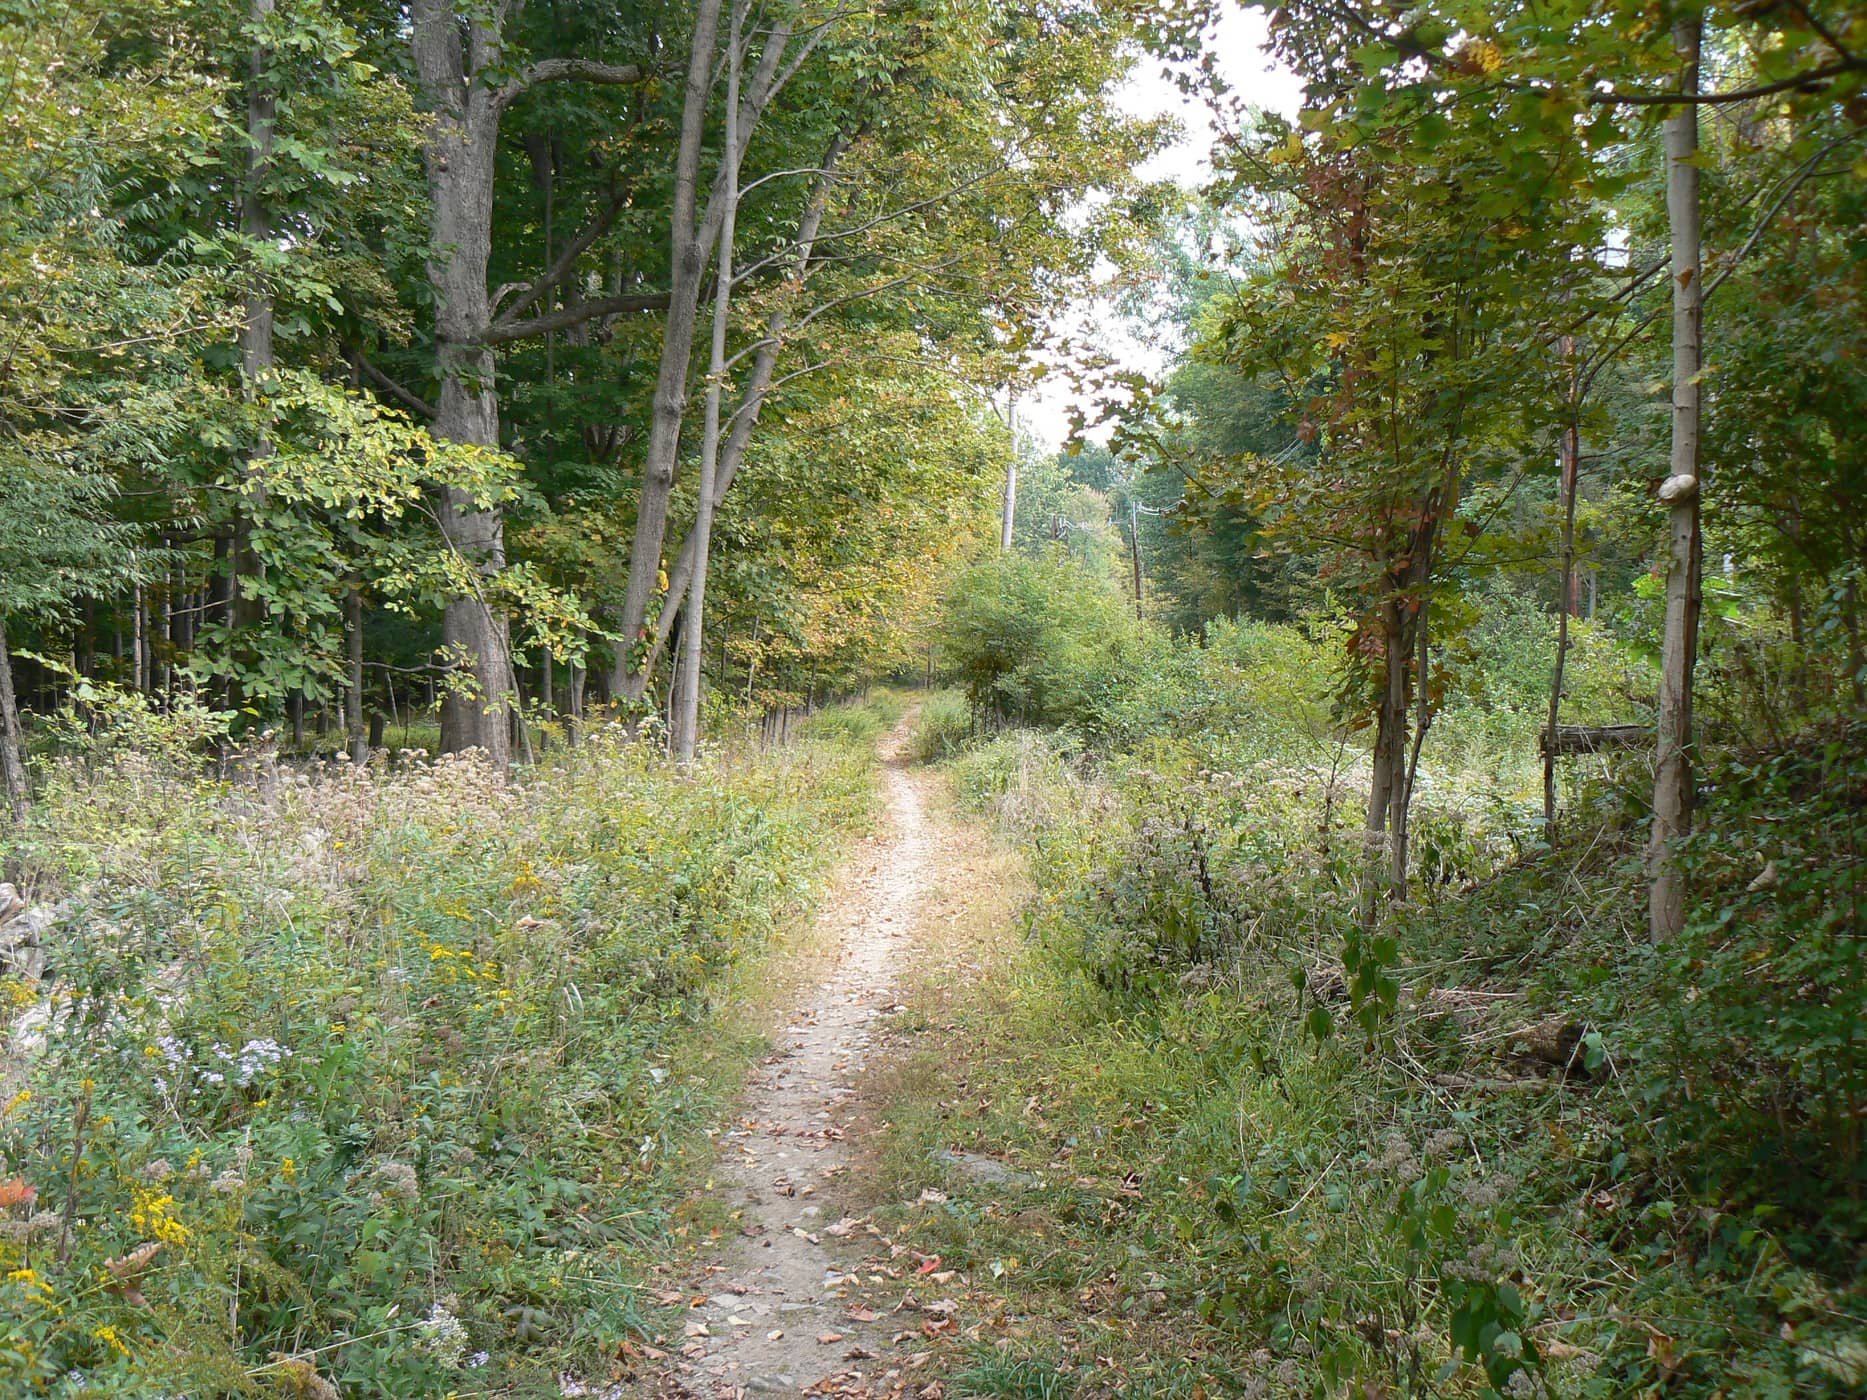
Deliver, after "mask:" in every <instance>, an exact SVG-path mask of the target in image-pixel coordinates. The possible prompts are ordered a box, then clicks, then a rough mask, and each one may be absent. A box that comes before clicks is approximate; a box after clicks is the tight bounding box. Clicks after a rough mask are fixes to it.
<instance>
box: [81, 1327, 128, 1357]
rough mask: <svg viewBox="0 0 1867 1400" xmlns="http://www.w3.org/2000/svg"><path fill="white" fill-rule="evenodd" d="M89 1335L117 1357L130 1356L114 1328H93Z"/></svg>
mask: <svg viewBox="0 0 1867 1400" xmlns="http://www.w3.org/2000/svg"><path fill="white" fill-rule="evenodd" d="M91 1335H92V1336H93V1337H95V1338H97V1340H98V1341H100V1342H102V1343H103V1344H104V1345H105V1346H107V1347H109V1348H110V1349H111V1350H112V1351H114V1352H116V1353H117V1354H118V1355H119V1356H128V1355H129V1354H130V1349H129V1347H128V1346H127V1345H126V1344H125V1343H124V1340H123V1338H122V1337H121V1336H119V1335H118V1333H117V1329H116V1328H114V1327H93V1328H92V1329H91Z"/></svg>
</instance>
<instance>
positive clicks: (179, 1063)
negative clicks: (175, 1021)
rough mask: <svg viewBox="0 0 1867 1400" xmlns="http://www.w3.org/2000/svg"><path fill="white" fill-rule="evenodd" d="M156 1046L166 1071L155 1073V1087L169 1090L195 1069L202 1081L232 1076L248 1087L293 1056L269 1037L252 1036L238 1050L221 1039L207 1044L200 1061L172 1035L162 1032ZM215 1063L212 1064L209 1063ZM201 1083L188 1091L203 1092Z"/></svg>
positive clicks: (218, 1081) (217, 1081) (223, 1080)
mask: <svg viewBox="0 0 1867 1400" xmlns="http://www.w3.org/2000/svg"><path fill="white" fill-rule="evenodd" d="M155 1049H156V1051H157V1052H158V1053H159V1054H160V1055H161V1057H162V1062H163V1064H164V1066H166V1069H167V1072H166V1073H161V1074H157V1075H156V1076H155V1086H156V1088H157V1089H158V1090H159V1091H160V1092H162V1093H164V1094H166V1093H168V1092H169V1088H170V1086H171V1084H173V1085H175V1086H179V1085H180V1084H181V1083H182V1082H183V1081H184V1080H185V1079H187V1078H188V1076H189V1073H190V1071H194V1072H195V1073H196V1075H197V1077H198V1078H199V1080H200V1084H212V1085H221V1084H225V1083H226V1082H227V1081H228V1080H229V1079H232V1081H233V1082H234V1084H235V1085H236V1086H238V1087H239V1088H242V1089H245V1088H248V1087H250V1086H251V1085H252V1083H253V1081H254V1080H256V1079H258V1078H259V1077H260V1076H261V1075H262V1074H266V1073H269V1072H270V1071H271V1070H273V1069H275V1068H277V1067H278V1065H279V1064H280V1063H281V1062H283V1061H285V1060H287V1059H289V1058H291V1054H292V1052H291V1050H290V1049H289V1048H288V1047H286V1046H283V1045H281V1044H279V1042H278V1041H276V1040H273V1039H271V1038H270V1037H262V1038H260V1039H257V1040H249V1041H247V1042H246V1044H244V1045H242V1046H241V1047H240V1048H239V1049H238V1050H231V1049H229V1048H228V1047H227V1046H226V1045H224V1044H223V1043H221V1042H220V1041H218V1040H217V1041H215V1042H214V1044H213V1045H211V1046H209V1047H208V1055H209V1056H212V1059H211V1060H210V1059H208V1058H206V1057H204V1058H203V1059H202V1061H201V1062H200V1063H199V1064H198V1065H197V1063H196V1061H195V1055H194V1051H193V1050H192V1049H191V1048H190V1047H189V1046H188V1045H187V1044H186V1043H185V1042H183V1041H181V1040H178V1039H176V1038H175V1037H174V1036H172V1035H159V1036H157V1037H156V1039H155ZM210 1065H212V1066H215V1067H214V1068H210V1067H209V1066H210ZM200 1084H197V1085H194V1086H192V1087H191V1088H190V1089H189V1090H188V1092H189V1093H190V1094H195V1093H198V1092H200Z"/></svg>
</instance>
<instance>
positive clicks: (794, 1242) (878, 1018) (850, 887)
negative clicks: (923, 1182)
mask: <svg viewBox="0 0 1867 1400" xmlns="http://www.w3.org/2000/svg"><path fill="white" fill-rule="evenodd" d="M912 721H913V714H912V713H911V712H910V714H909V716H908V717H907V718H906V719H904V720H903V721H902V723H901V725H900V726H899V727H898V728H897V729H896V730H895V732H894V733H893V734H892V735H891V736H890V737H889V738H888V739H887V740H886V741H885V742H884V744H883V747H882V758H883V760H884V767H883V769H882V783H883V785H884V791H885V794H886V811H885V816H884V819H883V821H882V823H881V825H880V830H879V831H878V833H877V834H876V835H875V836H874V837H871V838H870V839H869V840H868V841H866V842H865V843H864V844H863V846H862V847H860V848H859V849H858V851H857V854H856V857H855V859H854V861H853V862H852V864H851V867H850V868H849V870H848V871H847V872H846V873H845V876H844V878H843V879H842V880H841V881H840V882H839V884H838V886H837V890H836V892H835V894H834V895H833V896H832V898H831V899H830V900H829V902H828V903H826V905H825V906H824V908H823V909H822V911H821V912H820V913H819V915H818V916H817V929H816V934H817V940H818V941H819V942H820V943H821V944H822V945H823V946H824V947H825V948H826V949H828V953H827V960H828V961H827V965H828V967H829V969H830V971H829V974H828V976H827V978H826V979H823V980H820V981H818V982H817V983H815V984H814V985H810V986H808V987H806V988H804V989H803V990H802V991H801V992H800V993H799V995H798V1001H799V1002H801V1004H797V1005H794V1007H793V1008H792V1010H791V1011H790V1014H789V1015H788V1016H787V1017H786V1018H785V1023H784V1025H783V1027H782V1029H780V1030H778V1031H777V1032H775V1034H774V1039H775V1040H776V1042H777V1050H776V1053H774V1054H773V1055H771V1056H770V1057H769V1058H768V1059H767V1060H766V1061H765V1062H764V1063H763V1065H761V1066H760V1068H759V1069H758V1070H757V1072H756V1073H755V1074H754V1075H753V1076H752V1078H751V1080H750V1082H749V1083H748V1084H747V1086H746V1090H745V1095H744V1098H743V1100H742V1104H741V1109H740V1115H741V1116H740V1117H739V1119H738V1121H737V1122H736V1124H735V1125H734V1126H733V1127H732V1128H731V1129H730V1130H729V1131H728V1132H726V1133H725V1134H723V1138H722V1144H721V1151H720V1162H719V1164H718V1167H717V1169H716V1172H715V1177H714V1190H715V1191H716V1192H717V1193H718V1198H719V1199H720V1200H721V1201H722V1202H723V1203H724V1204H725V1205H726V1206H727V1207H728V1208H729V1209H730V1210H733V1211H735V1212H738V1213H739V1214H738V1221H737V1224H738V1232H737V1234H736V1235H733V1236H731V1237H729V1239H728V1240H727V1241H725V1242H723V1244H722V1245H721V1246H720V1247H719V1248H718V1252H716V1253H715V1254H713V1255H711V1256H707V1255H703V1256H702V1257H701V1258H699V1259H698V1260H697V1261H695V1263H694V1264H693V1265H692V1266H691V1269H690V1275H689V1277H687V1278H686V1279H685V1280H684V1282H685V1284H686V1287H687V1293H686V1295H685V1298H684V1300H683V1301H685V1302H686V1304H687V1311H686V1314H685V1324H684V1327H683V1329H682V1335H680V1336H678V1337H671V1338H669V1339H668V1340H669V1342H670V1345H671V1349H670V1350H669V1351H668V1352H667V1354H666V1355H665V1356H664V1357H662V1358H661V1359H660V1361H659V1367H658V1370H657V1373H656V1374H654V1375H653V1376H651V1377H650V1378H649V1386H648V1393H649V1394H652V1395H656V1396H662V1397H685V1398H690V1400H740V1397H746V1396H760V1395H822V1396H845V1397H862V1398H864V1400H882V1397H897V1396H918V1395H920V1394H922V1393H923V1392H925V1393H927V1394H930V1395H938V1394H939V1393H940V1388H939V1387H938V1385H927V1384H925V1382H926V1380H927V1377H926V1376H925V1375H924V1374H922V1373H921V1367H922V1366H924V1365H925V1363H926V1361H927V1360H928V1357H927V1354H926V1348H927V1347H928V1346H929V1345H930V1338H931V1337H934V1336H938V1335H939V1334H940V1332H941V1330H942V1329H943V1328H945V1329H948V1330H950V1329H951V1327H952V1322H951V1319H950V1316H948V1315H944V1314H942V1313H941V1312H940V1311H939V1310H938V1308H937V1305H936V1307H935V1309H933V1310H931V1311H929V1310H928V1309H927V1308H925V1307H924V1306H923V1305H919V1304H914V1303H912V1301H911V1299H910V1300H908V1301H907V1303H906V1304H905V1305H904V1303H903V1302H902V1301H899V1300H900V1298H901V1296H902V1294H903V1292H904V1290H903V1289H902V1288H901V1287H900V1286H899V1285H895V1286H894V1288H893V1292H892V1294H891V1293H890V1285H891V1284H892V1283H893V1280H895V1279H899V1278H900V1277H901V1276H902V1275H903V1274H904V1273H913V1272H914V1271H915V1269H916V1267H917V1265H916V1261H915V1260H914V1259H913V1258H911V1257H903V1255H902V1254H901V1252H900V1251H895V1250H893V1249H892V1248H891V1247H890V1246H889V1244H888V1242H887V1241H886V1240H885V1239H883V1238H882V1237H881V1236H880V1235H879V1233H878V1232H877V1231H876V1230H875V1229H874V1228H873V1227H872V1226H870V1225H868V1224H867V1223H866V1222H865V1221H863V1220H859V1219H853V1218H850V1217H847V1216H844V1215H842V1214H841V1212H840V1210H839V1208H838V1207H837V1205H836V1204H835V1202H836V1201H837V1200H838V1199H839V1198H841V1197H843V1196H844V1195H845V1191H844V1189H843V1188H844V1185H845V1178H846V1175H847V1174H848V1173H849V1172H850V1170H851V1167H852V1163H853V1162H854V1160H855V1154H854V1152H853V1150H852V1147H853V1144H852V1143H851V1142H850V1141H849V1137H848V1135H849V1133H850V1131H851V1129H852V1126H853V1125H854V1123H855V1121H856V1120H857V1117H858V1109H859V1103H858V1100H857V1097H856V1089H857V1080H858V1076H859V1075H860V1074H861V1073H862V1071H863V1068H864V1066H865V1064H867V1063H868V1062H869V1061H870V1060H871V1059H872V1058H873V1057H874V1055H875V1054H876V1053H877V1051H878V1048H879V1040H880V1036H881V1032H882V1030H883V1028H884V1023H885V1020H886V1018H887V1017H888V1016H890V1015H891V1014H894V1013H896V1012H899V1011H900V1010H902V1009H904V1008H902V1007H900V1006H898V1005H897V1004H896V999H895V993H894V991H893V987H894V983H895V979H896V978H897V976H898V975H899V974H900V972H901V971H902V969H903V968H904V966H905V963H906V960H907V954H908V950H909V947H910V940H911V939H912V937H913V935H914V931H915V928H916V926H917V923H920V922H921V917H920V916H921V913H922V905H923V902H924V900H925V897H926V895H927V893H928V890H929V888H930V885H931V884H932V883H933V882H934V881H935V880H936V879H941V880H949V881H950V880H952V879H955V878H958V879H964V878H965V874H966V872H965V870H964V869H963V868H954V865H953V863H952V861H951V860H950V859H943V857H944V856H947V855H948V853H945V852H943V851H942V850H941V849H940V847H941V841H940V830H939V828H938V827H937V826H936V825H935V824H934V823H933V822H931V821H930V820H929V817H928V815H927V811H926V806H927V804H926V800H925V799H926V794H925V790H924V789H925V785H926V784H928V783H930V782H932V781H933V779H931V778H930V777H929V776H927V775H925V774H923V773H919V772H916V771H914V770H913V769H911V768H910V767H908V766H907V763H906V760H905V758H904V756H903V751H904V749H905V747H906V743H907V737H908V735H909V733H910V729H911V724H912ZM663 1301H664V1302H671V1301H675V1300H674V1299H672V1298H664V1299H663ZM950 1306H951V1305H950V1304H949V1305H948V1307H949V1308H950Z"/></svg>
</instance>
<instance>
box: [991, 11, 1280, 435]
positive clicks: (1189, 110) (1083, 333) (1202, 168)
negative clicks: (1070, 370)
mask: <svg viewBox="0 0 1867 1400" xmlns="http://www.w3.org/2000/svg"><path fill="white" fill-rule="evenodd" d="M1264 40H1265V22H1264V15H1263V13H1262V12H1261V11H1258V10H1246V9H1244V8H1242V7H1240V6H1239V5H1237V4H1235V3H1228V4H1227V5H1226V7H1225V11H1224V15H1223V18H1222V20H1221V22H1220V25H1219V31H1218V38H1217V44H1216V51H1217V54H1218V64H1219V71H1220V73H1221V74H1222V75H1223V76H1224V78H1225V80H1226V82H1227V83H1228V84H1230V86H1231V87H1232V90H1233V97H1234V98H1236V99H1237V100H1239V101H1241V102H1243V103H1245V104H1246V105H1248V106H1252V107H1263V108H1268V109H1270V110H1272V111H1276V112H1282V113H1284V114H1286V115H1294V114H1295V112H1296V110H1297V106H1298V102H1299V99H1300V97H1301V86H1300V84H1299V83H1298V81H1297V79H1296V78H1295V76H1293V75H1292V74H1291V73H1289V72H1288V71H1286V70H1283V69H1281V68H1278V67H1276V66H1275V65H1273V64H1272V62H1271V60H1270V58H1269V57H1268V56H1267V55H1266V53H1265V49H1264ZM1120 100H1121V102H1122V105H1123V106H1124V107H1125V108H1126V109H1127V110H1128V111H1129V112H1131V113H1133V114H1134V115H1135V116H1138V117H1157V116H1163V115H1165V116H1172V117H1174V118H1176V119H1177V120H1178V121H1179V123H1180V127H1181V132H1180V138H1179V140H1178V141H1176V142H1175V143H1174V144H1173V145H1172V146H1171V147H1170V148H1168V149H1167V150H1165V151H1162V152H1161V153H1160V155H1158V156H1156V157H1155V158H1154V159H1153V160H1152V161H1150V162H1149V163H1148V164H1147V165H1146V166H1144V167H1143V168H1142V171H1141V173H1142V174H1143V175H1144V176H1146V177H1147V178H1148V179H1151V180H1162V179H1166V180H1173V181H1175V182H1177V183H1179V184H1181V185H1184V186H1186V187H1187V188H1189V189H1192V188H1197V187H1198V186H1199V185H1201V184H1203V183H1205V181H1206V180H1207V179H1209V178H1210V177H1211V174H1212V166H1211V163H1210V161H1209V160H1208V157H1209V155H1210V153H1211V151H1212V144H1213V136H1214V130H1213V123H1212V116H1211V113H1210V112H1209V111H1208V110H1207V108H1206V105H1205V103H1204V101H1203V100H1201V99H1198V98H1188V97H1186V96H1185V95H1184V94H1182V93H1181V92H1180V90H1179V89H1178V88H1177V87H1175V86H1174V84H1173V83H1172V82H1171V81H1169V80H1168V79H1167V78H1165V77H1163V76H1162V75H1161V71H1160V65H1159V64H1157V63H1155V62H1153V61H1152V60H1144V61H1143V62H1142V63H1141V64H1139V65H1137V67H1136V70H1135V74H1134V76H1133V77H1132V78H1131V79H1130V80H1129V81H1128V83H1127V85H1126V86H1125V87H1124V88H1123V90H1122V92H1121V94H1120ZM1068 329H1069V330H1070V331H1071V332H1072V333H1073V334H1074V335H1075V336H1076V338H1077V339H1079V340H1084V341H1087V342H1088V343H1090V344H1092V345H1094V346H1095V347H1096V348H1097V349H1099V350H1101V351H1102V352H1104V353H1106V354H1108V355H1111V356H1113V357H1114V358H1116V359H1117V360H1119V361H1120V362H1121V363H1123V364H1125V365H1128V366H1130V367H1132V368H1135V369H1140V370H1143V371H1145V372H1147V373H1150V374H1153V373H1158V372H1159V371H1161V370H1162V369H1164V368H1165V365H1166V355H1165V352H1164V351H1163V349H1162V348H1161V347H1160V346H1158V345H1152V344H1149V343H1148V342H1147V340H1146V339H1145V338H1144V337H1143V336H1141V335H1139V334H1137V333H1136V330H1135V328H1132V327H1130V326H1126V325H1123V324H1121V323H1119V322H1118V321H1117V320H1116V318H1115V316H1114V313H1113V311H1112V309H1111V308H1110V307H1109V306H1107V305H1106V304H1099V303H1095V302H1090V303H1085V304H1084V305H1082V306H1081V307H1080V308H1078V310H1077V313H1076V314H1075V315H1074V316H1072V317H1071V318H1069V326H1068ZM1076 398H1077V394H1076V390H1075V388H1074V386H1073V385H1071V383H1070V382H1069V379H1068V377H1067V376H1065V375H1060V374H1059V375H1052V376H1050V377H1049V378H1047V379H1045V380H1044V381H1042V382H1041V383H1040V384H1039V385H1038V387H1037V390H1036V392H1035V393H1032V394H1028V395H1026V396H1024V397H1023V398H1021V399H1020V401H1019V403H1018V416H1019V420H1020V425H1021V427H1022V429H1023V431H1025V432H1027V433H1029V434H1030V435H1031V436H1033V437H1035V438H1038V439H1039V440H1041V441H1042V442H1043V443H1044V444H1045V445H1046V446H1047V447H1049V448H1052V449H1054V448H1056V447H1059V446H1061V445H1062V442H1063V439H1064V438H1065V437H1066V436H1068V433H1069V409H1070V405H1071V404H1072V403H1073V402H1074V401H1075V399H1076Z"/></svg>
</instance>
